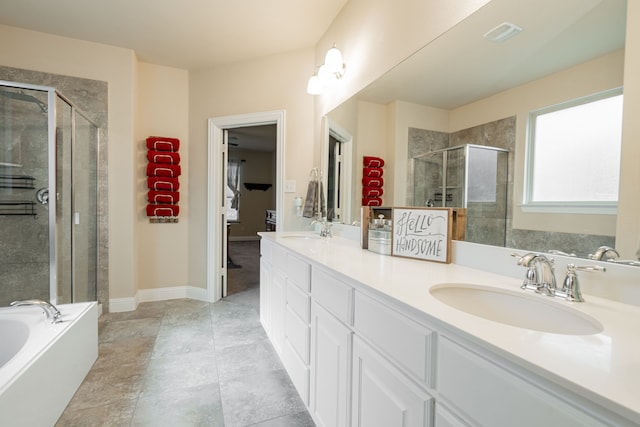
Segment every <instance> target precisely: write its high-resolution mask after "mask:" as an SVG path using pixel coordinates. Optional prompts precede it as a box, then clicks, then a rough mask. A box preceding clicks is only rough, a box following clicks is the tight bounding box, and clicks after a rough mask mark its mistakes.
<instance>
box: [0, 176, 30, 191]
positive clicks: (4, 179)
mask: <svg viewBox="0 0 640 427" xmlns="http://www.w3.org/2000/svg"><path fill="white" fill-rule="evenodd" d="M35 182H36V179H35V178H34V177H32V176H28V175H0V188H24V189H27V190H32V189H34V188H35Z"/></svg>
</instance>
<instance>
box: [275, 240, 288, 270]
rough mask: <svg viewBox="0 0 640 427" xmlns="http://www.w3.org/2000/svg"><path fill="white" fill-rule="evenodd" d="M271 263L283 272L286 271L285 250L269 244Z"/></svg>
mask: <svg viewBox="0 0 640 427" xmlns="http://www.w3.org/2000/svg"><path fill="white" fill-rule="evenodd" d="M271 265H272V266H274V267H276V268H277V269H278V270H280V271H282V272H283V273H284V272H286V271H287V251H286V250H285V249H284V248H282V247H281V246H278V245H271Z"/></svg>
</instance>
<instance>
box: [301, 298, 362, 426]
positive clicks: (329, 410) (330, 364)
mask: <svg viewBox="0 0 640 427" xmlns="http://www.w3.org/2000/svg"><path fill="white" fill-rule="evenodd" d="M351 336H352V332H351V330H350V329H349V328H347V327H346V326H345V325H344V324H343V323H342V322H340V321H339V320H338V319H336V318H335V317H334V316H333V315H331V314H330V313H329V312H328V311H326V310H325V309H324V308H322V307H321V306H320V305H318V304H317V303H315V302H314V303H313V304H312V305H311V402H310V405H309V407H310V410H311V414H312V415H313V418H314V421H315V422H316V424H317V425H318V427H347V426H349V410H348V409H349V406H350V405H349V399H350V394H351V393H350V383H351V369H350V368H351Z"/></svg>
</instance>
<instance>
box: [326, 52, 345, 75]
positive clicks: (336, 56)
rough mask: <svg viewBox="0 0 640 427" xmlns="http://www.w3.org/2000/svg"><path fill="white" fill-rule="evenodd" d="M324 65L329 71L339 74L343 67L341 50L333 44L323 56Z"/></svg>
mask: <svg viewBox="0 0 640 427" xmlns="http://www.w3.org/2000/svg"><path fill="white" fill-rule="evenodd" d="M324 65H325V66H326V67H327V69H328V71H329V73H331V74H336V75H341V74H342V70H343V68H344V61H343V59H342V52H340V49H338V48H337V47H336V46H335V45H333V47H332V48H331V49H329V50H328V51H327V55H326V56H325V57H324Z"/></svg>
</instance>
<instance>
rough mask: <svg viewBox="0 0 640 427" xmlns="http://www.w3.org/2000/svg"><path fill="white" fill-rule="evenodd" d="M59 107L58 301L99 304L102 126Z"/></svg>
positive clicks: (59, 102)
mask: <svg viewBox="0 0 640 427" xmlns="http://www.w3.org/2000/svg"><path fill="white" fill-rule="evenodd" d="M56 109H57V124H56V163H57V165H56V193H57V194H56V231H55V232H56V256H57V259H56V266H57V280H56V289H57V298H56V302H57V303H58V304H62V303H71V302H80V301H95V300H97V295H96V289H97V287H96V285H97V283H96V281H97V272H96V264H97V244H96V240H97V211H96V190H97V171H96V169H97V168H96V166H95V165H96V164H97V163H96V152H97V144H98V128H97V127H96V126H95V125H93V124H92V123H91V122H90V121H89V120H87V119H86V118H85V117H84V116H82V115H81V114H80V113H79V112H78V111H77V110H75V109H74V108H73V107H72V106H71V105H70V104H68V103H67V102H66V101H65V100H64V99H62V98H60V97H58V98H57V99H56Z"/></svg>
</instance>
